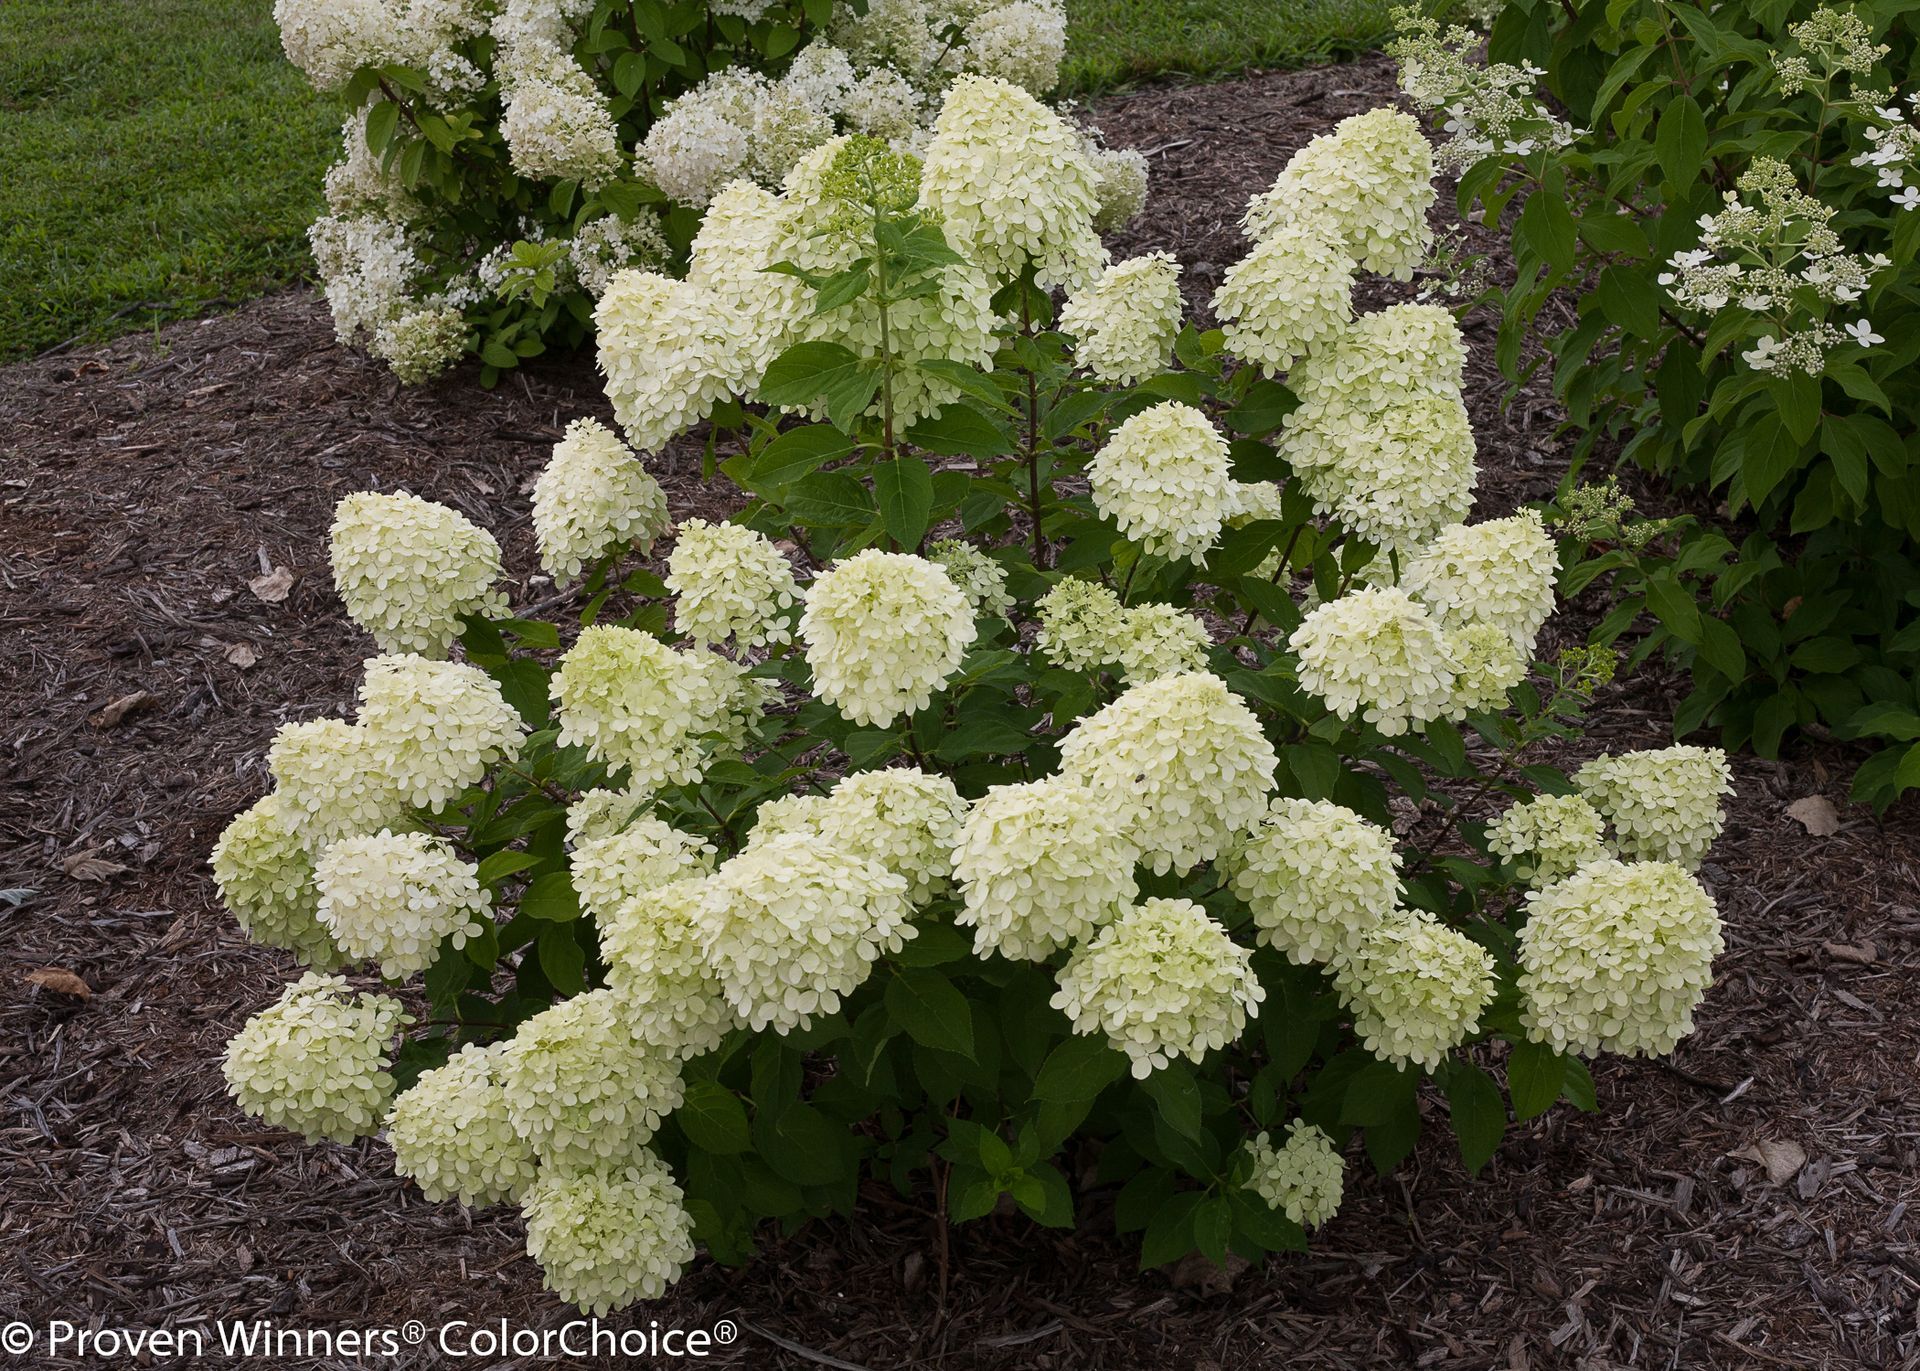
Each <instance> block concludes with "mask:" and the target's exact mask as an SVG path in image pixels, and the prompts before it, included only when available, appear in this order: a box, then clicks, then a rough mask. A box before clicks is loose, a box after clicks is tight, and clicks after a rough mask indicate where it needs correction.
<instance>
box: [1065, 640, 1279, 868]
mask: <svg viewBox="0 0 1920 1371" xmlns="http://www.w3.org/2000/svg"><path fill="white" fill-rule="evenodd" d="M1278 760H1279V759H1278V758H1277V757H1276V756H1275V754H1274V751H1273V744H1272V743H1270V742H1268V741H1267V736H1266V733H1265V732H1264V731H1263V730H1262V729H1261V727H1260V720H1259V718H1258V716H1256V715H1255V714H1254V712H1253V711H1252V710H1251V709H1249V708H1248V707H1247V705H1246V703H1245V702H1244V701H1242V700H1241V699H1240V698H1239V697H1238V696H1236V695H1235V694H1234V693H1233V692H1232V691H1230V690H1228V689H1227V686H1226V683H1225V682H1224V681H1222V680H1221V679H1220V678H1219V677H1217V676H1212V675H1209V674H1208V673H1206V672H1204V671H1193V672H1186V673H1183V674H1181V675H1177V676H1162V677H1161V678H1160V679H1158V680H1155V681H1148V682H1146V683H1144V684H1141V685H1135V686H1129V687H1127V689H1126V690H1125V691H1124V692H1122V693H1121V695H1120V697H1119V698H1118V699H1116V700H1114V701H1113V702H1112V703H1111V704H1108V705H1106V706H1104V707H1103V708H1101V709H1100V710H1099V711H1098V712H1096V713H1095V714H1093V715H1091V716H1090V717H1088V718H1087V719H1085V720H1083V721H1081V723H1080V724H1079V725H1078V726H1077V727H1076V728H1075V729H1074V730H1073V731H1072V732H1071V733H1069V734H1068V735H1067V736H1066V738H1065V739H1063V740H1062V742H1061V744H1060V765H1061V770H1062V772H1063V773H1064V774H1065V775H1066V776H1068V777H1069V778H1071V779H1072V780H1074V781H1075V782H1077V783H1079V784H1082V785H1086V786H1089V787H1091V788H1092V789H1093V790H1095V791H1096V792H1097V793H1099V794H1100V795H1101V796H1102V797H1103V800H1104V802H1105V803H1106V804H1107V805H1108V806H1109V807H1110V808H1111V809H1112V810H1113V811H1114V813H1115V814H1116V815H1117V816H1118V817H1119V819H1120V822H1121V824H1122V827H1123V830H1124V831H1125V832H1126V833H1127V834H1128V836H1129V837H1131V838H1132V839H1134V841H1135V842H1136V843H1138V845H1139V846H1140V849H1141V860H1142V861H1144V862H1146V863H1147V865H1149V866H1150V867H1152V868H1153V870H1154V871H1155V872H1157V873H1164V872H1166V871H1168V870H1175V871H1182V872H1185V871H1190V870H1192V869H1193V868H1194V867H1195V866H1197V865H1198V864H1199V863H1201V862H1204V861H1211V860H1212V859H1213V858H1215V857H1217V856H1219V855H1220V853H1221V852H1222V851H1223V850H1225V849H1226V848H1227V846H1228V845H1229V844H1230V843H1231V842H1232V841H1233V839H1234V838H1235V837H1236V836H1237V835H1239V834H1242V833H1245V832H1247V831H1248V830H1249V829H1251V828H1252V827H1253V825H1254V824H1255V823H1256V822H1257V821H1258V820H1259V818H1260V816H1261V815H1262V814H1263V813H1264V812H1265V811H1266V807H1267V791H1268V790H1269V788H1271V786H1272V784H1273V769H1274V766H1275V765H1276V764H1277V763H1278Z"/></svg>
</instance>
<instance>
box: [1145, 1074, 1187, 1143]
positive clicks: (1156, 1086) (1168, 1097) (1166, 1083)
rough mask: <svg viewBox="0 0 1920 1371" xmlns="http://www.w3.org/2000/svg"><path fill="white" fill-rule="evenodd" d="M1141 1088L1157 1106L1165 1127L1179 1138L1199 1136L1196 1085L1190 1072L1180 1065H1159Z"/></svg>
mask: <svg viewBox="0 0 1920 1371" xmlns="http://www.w3.org/2000/svg"><path fill="white" fill-rule="evenodd" d="M1140 1087H1141V1089H1143V1090H1145V1091H1146V1092H1147V1094H1148V1095H1149V1096H1151V1097H1152V1099H1153V1102H1154V1104H1155V1105H1157V1106H1158V1107H1159V1110H1160V1117H1161V1118H1163V1119H1165V1120H1166V1121H1167V1126H1168V1127H1169V1128H1171V1129H1173V1130H1174V1131H1175V1132H1176V1133H1179V1134H1180V1135H1181V1136H1183V1137H1188V1138H1193V1139H1195V1140H1196V1141H1197V1140H1198V1139H1199V1137H1200V1086H1199V1085H1198V1083H1196V1082H1195V1081H1194V1079H1193V1072H1192V1071H1190V1070H1187V1069H1185V1068H1183V1067H1180V1066H1173V1065H1169V1066H1163V1067H1161V1068H1160V1069H1159V1070H1158V1071H1156V1072H1154V1073H1153V1074H1152V1075H1151V1076H1149V1077H1147V1078H1146V1079H1145V1080H1144V1081H1142V1082H1140Z"/></svg>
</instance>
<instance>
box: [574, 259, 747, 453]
mask: <svg viewBox="0 0 1920 1371" xmlns="http://www.w3.org/2000/svg"><path fill="white" fill-rule="evenodd" d="M593 323H594V330H595V333H596V336H597V339H598V342H599V346H600V370H601V371H602V372H604V373H605V374H606V378H607V399H608V400H609V401H610V402H612V404H613V414H614V417H615V418H616V419H618V420H619V421H620V427H621V428H623V429H625V430H626V434H627V439H628V441H629V442H631V443H632V444H633V445H634V446H635V447H636V448H638V449H640V450H641V451H643V452H658V451H659V450H660V449H661V448H662V447H664V446H666V443H667V440H668V439H670V438H672V437H674V436H675V435H676V434H680V433H684V432H685V431H686V430H687V429H689V428H691V427H693V425H695V424H697V423H699V422H700V421H701V420H702V419H704V418H706V417H707V415H709V414H710V413H712V412H713V406H714V404H715V403H716V402H717V401H719V400H721V399H724V398H725V397H726V396H727V395H728V394H729V393H730V392H731V389H732V387H731V386H730V385H729V384H728V380H727V378H728V376H729V375H730V374H731V372H732V371H733V370H734V369H735V368H736V367H737V365H738V362H737V360H736V354H737V353H738V350H739V347H738V343H737V341H736V338H735V336H734V335H733V333H732V332H731V331H730V330H729V328H728V326H727V324H726V321H725V320H724V319H723V318H722V316H721V314H720V311H719V309H718V308H717V307H716V300H715V297H714V295H713V294H712V292H711V291H708V290H705V289H703V288H701V287H700V286H697V285H695V284H694V283H693V282H691V281H675V280H673V279H672V278H671V277H667V276H661V275H658V274H657V273H654V272H649V271H622V272H617V273H615V275H614V278H613V280H612V281H611V282H609V283H608V285H607V290H606V293H605V294H604V295H602V296H601V297H600V303H599V304H598V305H597V306H595V307H594V311H593Z"/></svg>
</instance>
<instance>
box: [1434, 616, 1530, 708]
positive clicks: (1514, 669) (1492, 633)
mask: <svg viewBox="0 0 1920 1371" xmlns="http://www.w3.org/2000/svg"><path fill="white" fill-rule="evenodd" d="M1446 637H1447V651H1448V653H1449V654H1450V655H1451V657H1452V659H1453V685H1452V688H1451V689H1450V690H1449V691H1448V692H1447V710H1446V713H1447V717H1448V718H1453V719H1458V718H1464V717H1465V716H1466V715H1468V714H1471V713H1473V712H1474V711H1475V710H1481V709H1503V708H1505V707H1506V703H1507V697H1508V695H1509V694H1510V693H1511V692H1512V690H1513V688H1514V687H1515V686H1517V685H1519V684H1520V683H1521V682H1522V681H1524V680H1526V679H1527V657H1526V654H1525V653H1523V652H1521V651H1520V649H1519V648H1518V647H1516V646H1514V642H1513V639H1511V638H1509V637H1508V636H1507V635H1506V634H1505V633H1504V632H1502V631H1501V630H1500V629H1498V628H1496V627H1495V626H1494V625H1492V624H1468V625H1467V626H1466V627H1465V628H1457V629H1448V630H1447V635H1446Z"/></svg>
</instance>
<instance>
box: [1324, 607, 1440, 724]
mask: <svg viewBox="0 0 1920 1371" xmlns="http://www.w3.org/2000/svg"><path fill="white" fill-rule="evenodd" d="M1287 646H1288V648H1289V649H1291V650H1292V651H1293V652H1294V653H1295V654H1296V655H1297V656H1298V657H1299V659H1300V669H1299V676H1300V686H1301V688H1302V689H1304V690H1307V691H1310V692H1311V693H1313V694H1315V695H1318V696H1319V697H1320V698H1321V699H1322V700H1324V701H1325V702H1326V704H1327V708H1329V709H1331V710H1332V711H1333V712H1334V713H1335V714H1338V715H1339V716H1340V717H1341V718H1342V719H1351V718H1353V717H1354V716H1355V715H1358V716H1360V717H1361V718H1364V719H1365V720H1366V721H1367V722H1368V723H1370V724H1372V725H1373V726H1374V727H1375V728H1377V729H1379V730H1380V732H1381V733H1383V734H1385V735H1387V736H1388V737H1396V736H1398V735H1400V734H1402V733H1405V732H1406V731H1407V730H1408V729H1409V728H1411V727H1417V726H1419V725H1421V724H1425V723H1428V722H1430V721H1432V720H1434V719H1438V718H1441V717H1443V716H1444V715H1446V714H1447V713H1448V712H1449V710H1450V709H1451V707H1452V703H1453V686H1454V677H1455V674H1456V663H1455V659H1454V657H1453V654H1452V652H1451V651H1450V649H1449V645H1448V641H1447V636H1446V631H1445V630H1444V629H1443V628H1442V627H1441V625H1440V624H1439V623H1438V622H1437V621H1436V620H1435V619H1434V617H1433V616H1432V615H1431V614H1430V613H1429V612H1428V611H1427V607H1426V606H1425V605H1423V604H1421V603H1420V602H1419V601H1418V600H1416V599H1414V598H1413V597H1412V596H1411V595H1409V594H1407V592H1406V591H1404V590H1401V589H1400V588H1399V587H1397V586H1373V587H1368V588H1366V589H1362V590H1356V591H1353V592H1352V593H1351V594H1347V595H1342V596H1341V597H1340V598H1339V599H1337V600H1329V601H1327V602H1326V603H1325V604H1323V605H1320V606H1318V607H1317V608H1316V609H1314V611H1313V612H1312V613H1310V614H1308V615H1307V617H1306V618H1305V619H1303V620H1301V622H1300V626H1299V627H1298V628H1296V629H1295V630H1294V631H1293V635H1292V636H1291V637H1290V638H1289V639H1288V640H1287Z"/></svg>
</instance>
